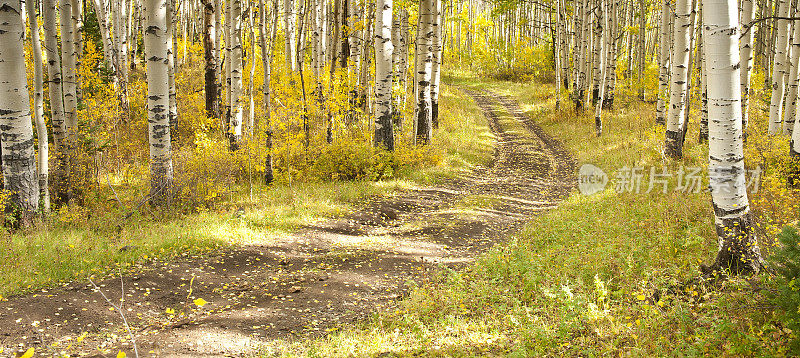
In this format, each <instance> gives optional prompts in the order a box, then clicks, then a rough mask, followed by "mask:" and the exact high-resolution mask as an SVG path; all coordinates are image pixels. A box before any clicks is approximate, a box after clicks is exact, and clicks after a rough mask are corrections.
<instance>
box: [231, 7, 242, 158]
mask: <svg viewBox="0 0 800 358" xmlns="http://www.w3.org/2000/svg"><path fill="white" fill-rule="evenodd" d="M228 1H230V9H231V14H230V19H231V23H230V30H229V31H230V40H231V44H230V47H231V51H230V52H231V58H230V63H229V66H230V72H231V78H230V88H231V89H230V98H231V99H230V101H231V109H230V110H231V115H230V149H231V151H236V150H238V149H239V142H240V141H241V139H242V120H243V118H244V113H243V106H242V6H241V5H242V4H241V2H240V0H228Z"/></svg>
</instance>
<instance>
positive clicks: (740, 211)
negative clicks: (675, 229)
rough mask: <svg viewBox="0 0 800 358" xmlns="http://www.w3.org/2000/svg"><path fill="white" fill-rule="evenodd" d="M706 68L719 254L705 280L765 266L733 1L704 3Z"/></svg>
mask: <svg viewBox="0 0 800 358" xmlns="http://www.w3.org/2000/svg"><path fill="white" fill-rule="evenodd" d="M703 26H704V28H705V34H704V36H703V39H704V42H705V43H704V46H705V48H706V49H707V51H706V56H705V57H706V61H707V65H708V102H709V108H708V112H709V123H708V129H709V151H708V157H709V163H708V172H709V186H710V188H711V199H712V203H713V207H714V216H715V225H716V231H717V236H718V241H719V249H718V252H717V257H716V260H715V262H714V264H713V265H712V266H711V267H710V268H707V269H705V270H704V271H705V273H706V274H707V275H709V274H711V273H712V272H716V271H719V270H724V269H728V270H730V271H731V272H733V273H743V272H756V273H757V272H759V271H760V270H761V268H762V267H763V266H764V262H763V259H762V258H761V252H760V250H759V247H758V240H757V239H756V236H755V233H754V223H753V220H752V215H751V213H750V207H749V202H748V199H747V191H746V189H747V187H746V182H745V167H744V144H743V140H742V106H741V84H740V83H739V81H740V80H741V77H740V74H739V53H738V52H739V46H738V45H739V31H738V27H739V24H738V14H737V6H736V1H735V0H722V1H720V0H715V1H710V0H704V1H703Z"/></svg>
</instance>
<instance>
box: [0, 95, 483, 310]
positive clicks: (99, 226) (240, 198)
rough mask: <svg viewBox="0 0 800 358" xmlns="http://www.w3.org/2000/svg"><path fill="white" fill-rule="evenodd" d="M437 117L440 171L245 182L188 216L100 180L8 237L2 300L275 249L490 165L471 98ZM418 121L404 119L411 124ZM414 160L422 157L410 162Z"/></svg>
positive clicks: (2, 255) (445, 104) (0, 273)
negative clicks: (374, 204)
mask: <svg viewBox="0 0 800 358" xmlns="http://www.w3.org/2000/svg"><path fill="white" fill-rule="evenodd" d="M441 111H442V112H443V113H447V114H448V115H447V116H443V117H442V119H441V128H440V129H439V132H438V134H437V137H436V138H435V139H434V142H433V145H432V146H431V147H432V148H436V149H435V150H431V151H429V152H430V153H429V154H428V155H429V156H430V157H431V158H433V159H431V158H427V159H426V158H422V159H420V160H419V161H425V162H428V163H433V162H436V163H438V164H435V165H430V164H428V165H422V166H420V167H417V168H412V169H409V170H405V171H403V172H398V173H393V175H392V178H391V179H385V180H378V181H373V180H315V181H307V182H298V181H295V182H286V181H285V180H283V181H278V183H277V184H276V185H274V186H270V187H266V186H263V185H260V184H259V182H260V179H259V178H258V177H254V178H253V184H252V190H251V186H250V185H251V184H250V183H249V181H245V182H242V183H238V184H237V185H236V186H234V187H230V188H223V189H224V190H223V189H220V190H217V191H210V192H213V193H217V192H219V193H221V194H219V195H220V196H221V197H220V198H217V199H218V200H217V203H216V204H215V205H212V206H199V207H198V208H196V209H194V210H191V211H190V212H188V213H186V212H183V213H176V212H170V211H167V212H163V211H157V210H155V209H152V208H150V207H149V206H148V205H146V204H145V205H141V206H140V205H139V203H140V202H141V198H142V191H143V190H144V189H142V188H131V187H124V186H121V185H114V186H113V187H114V190H111V189H110V188H111V186H110V185H106V184H107V183H102V184H103V185H101V186H98V187H99V189H97V190H96V191H92V192H90V193H88V194H87V203H85V204H84V206H77V205H71V206H68V207H63V208H60V209H59V210H57V211H56V212H54V213H53V215H52V216H51V217H50V218H49V219H47V220H45V221H44V222H42V223H40V224H39V225H38V227H36V228H32V229H28V230H25V231H21V232H15V233H13V234H8V233H6V234H4V237H3V240H4V242H5V244H3V249H2V251H1V252H0V262H1V263H0V301H2V300H3V299H4V298H3V297H6V298H7V297H8V296H10V295H15V294H21V293H25V292H29V291H31V290H35V289H39V288H43V287H51V286H55V285H58V284H61V283H65V282H69V281H72V280H83V279H85V278H86V277H88V276H89V275H98V276H104V275H109V274H116V273H118V272H120V270H125V269H128V268H131V267H134V266H141V265H147V263H148V262H150V261H152V260H170V259H172V258H175V257H180V256H199V255H207V254H208V253H210V252H213V251H218V250H220V249H222V248H226V247H230V246H233V245H242V244H269V243H270V242H272V241H273V240H274V239H276V238H277V237H279V236H281V235H284V234H286V233H287V232H291V231H292V230H293V229H295V228H297V227H298V226H300V225H304V224H308V223H312V222H314V221H316V220H320V219H323V218H327V217H335V216H340V215H344V214H346V213H348V212H350V211H352V210H353V209H354V208H355V207H356V206H357V205H358V203H359V202H362V201H363V200H364V199H365V198H367V197H369V196H373V195H380V194H385V193H388V192H391V191H396V190H402V189H405V188H409V187H415V186H421V185H435V184H436V183H437V182H438V181H440V180H442V179H444V178H448V177H452V176H457V175H459V174H460V173H463V172H464V171H466V170H469V169H471V168H472V167H474V166H476V165H486V164H487V163H489V162H490V161H491V155H492V151H493V145H492V141H493V137H492V136H491V133H490V132H489V129H488V127H487V125H486V123H485V121H483V120H482V118H480V116H478V113H479V111H478V109H477V107H476V106H475V104H474V103H473V102H472V101H471V100H470V99H469V97H467V96H464V95H463V94H461V93H460V92H458V91H454V90H451V89H450V88H449V87H444V88H443V91H442V97H441ZM412 123H413V122H412V120H411V118H407V120H406V123H405V125H406V126H409V125H411V124H412ZM409 153H410V154H409ZM419 153H421V152H420V151H410V152H406V153H400V154H398V155H419ZM412 160H416V159H413V158H412V159H408V161H412ZM365 161H369V159H366V160H365ZM251 192H252V195H251V194H250V193H251ZM214 195H217V194H214ZM118 202H119V203H118ZM127 216H129V217H128V218H127V219H126V217H127Z"/></svg>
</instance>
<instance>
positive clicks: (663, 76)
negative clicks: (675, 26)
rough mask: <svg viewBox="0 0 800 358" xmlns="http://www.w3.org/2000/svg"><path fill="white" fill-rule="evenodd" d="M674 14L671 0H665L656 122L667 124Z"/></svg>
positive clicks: (662, 11) (660, 42) (662, 18)
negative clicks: (672, 18) (670, 26)
mask: <svg viewBox="0 0 800 358" xmlns="http://www.w3.org/2000/svg"><path fill="white" fill-rule="evenodd" d="M671 16H672V11H671V10H670V0H664V1H663V2H662V5H661V29H660V32H659V34H660V41H659V42H658V44H659V49H660V50H659V66H658V100H657V102H656V123H658V124H666V123H667V120H666V116H665V113H664V112H665V110H666V107H667V103H666V102H667V101H665V100H664V99H665V97H666V98H669V97H667V95H668V91H667V89H668V88H669V85H668V83H669V66H670V63H669V58H670V56H669V51H670V41H669V39H668V37H669V36H670V35H671V34H670V32H669V18H670V17H671Z"/></svg>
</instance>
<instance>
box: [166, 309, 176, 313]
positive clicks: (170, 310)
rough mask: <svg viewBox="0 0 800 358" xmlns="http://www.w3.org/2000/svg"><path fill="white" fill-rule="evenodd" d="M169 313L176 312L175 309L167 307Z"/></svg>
mask: <svg viewBox="0 0 800 358" xmlns="http://www.w3.org/2000/svg"><path fill="white" fill-rule="evenodd" d="M167 314H175V310H174V309H172V308H167Z"/></svg>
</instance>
